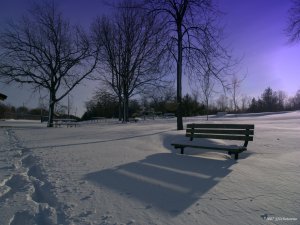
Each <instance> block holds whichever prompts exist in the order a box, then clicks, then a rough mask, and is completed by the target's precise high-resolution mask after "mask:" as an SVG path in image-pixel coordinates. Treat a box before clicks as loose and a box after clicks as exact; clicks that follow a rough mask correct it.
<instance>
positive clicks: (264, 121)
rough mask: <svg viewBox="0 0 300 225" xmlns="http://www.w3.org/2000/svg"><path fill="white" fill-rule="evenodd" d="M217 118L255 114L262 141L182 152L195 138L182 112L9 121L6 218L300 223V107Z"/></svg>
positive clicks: (48, 224)
mask: <svg viewBox="0 0 300 225" xmlns="http://www.w3.org/2000/svg"><path fill="white" fill-rule="evenodd" d="M190 122H195V123H196V122H198V123H202V122H206V121H205V117H194V118H186V119H185V123H190ZM209 122H213V123H247V124H255V131H254V133H255V135H254V141H253V142H250V143H249V145H248V151H246V152H243V153H242V154H240V156H239V157H240V159H239V160H238V161H235V160H234V159H231V158H229V156H228V155H226V154H225V152H214V151H205V150H199V149H188V148H187V149H186V150H185V153H186V154H185V155H180V154H178V153H179V151H178V150H175V149H173V148H172V146H171V143H172V142H175V141H176V143H178V142H180V141H186V138H185V137H184V133H185V131H176V129H175V128H176V124H175V119H168V120H154V121H151V120H148V121H139V122H138V123H130V124H117V123H115V124H105V123H94V124H82V125H81V126H79V127H76V128H74V127H72V128H67V127H62V128H46V127H45V124H42V125H41V124H39V123H36V122H31V123H30V122H28V121H21V122H20V121H0V133H1V135H0V143H1V146H0V224H1V225H27V224H28V225H29V224H30V225H31V224H37V225H44V224H45V225H52V224H69V225H71V224H73V225H75V224H76V225H85V224H93V225H100V224H101V225H104V224H106V225H112V224H118V225H121V224H127V225H129V224H145V225H148V224H159V225H165V224H179V225H187V224H204V225H206V224H207V225H211V224H300V175H299V170H300V150H299V144H300V142H299V131H300V112H299V111H296V112H283V113H276V114H274V113H263V114H246V115H239V116H237V115H230V114H227V115H225V116H223V117H216V116H212V117H210V121H209ZM202 141H204V142H207V143H209V144H211V145H213V144H220V143H221V144H226V143H227V142H224V141H222V140H218V141H216V140H202ZM228 144H230V143H229V142H228Z"/></svg>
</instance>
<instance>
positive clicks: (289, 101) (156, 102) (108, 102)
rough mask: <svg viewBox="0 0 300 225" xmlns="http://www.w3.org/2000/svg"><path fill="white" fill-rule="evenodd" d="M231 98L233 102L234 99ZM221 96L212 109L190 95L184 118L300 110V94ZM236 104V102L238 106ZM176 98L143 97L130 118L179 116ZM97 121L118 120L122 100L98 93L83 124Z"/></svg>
mask: <svg viewBox="0 0 300 225" xmlns="http://www.w3.org/2000/svg"><path fill="white" fill-rule="evenodd" d="M230 97H231V98H230ZM230 97H228V96H226V95H224V94H221V95H219V97H218V98H216V99H215V100H214V101H212V103H211V104H210V105H208V107H207V105H206V101H205V99H203V100H199V99H198V98H197V95H195V94H186V95H184V96H183V98H182V105H183V111H182V115H183V116H184V117H189V116H198V115H206V114H207V112H208V114H216V113H217V112H220V111H221V112H227V113H247V112H248V113H257V112H278V111H292V110H300V90H298V91H297V93H296V94H295V96H293V97H288V96H287V94H286V93H285V92H284V91H273V90H272V89H271V88H270V87H268V88H266V89H265V90H264V92H263V93H262V94H261V96H260V97H257V98H251V97H249V96H245V95H244V96H242V97H241V98H239V99H238V100H237V99H233V98H232V96H230ZM234 100H235V102H234ZM176 104H177V102H176V94H175V93H174V91H172V90H171V89H167V90H165V91H162V92H155V93H153V94H152V95H147V96H143V97H142V98H141V99H139V100H137V99H132V100H130V101H129V115H128V116H129V117H143V116H149V115H156V116H159V115H161V116H163V115H164V114H166V113H172V114H174V115H176V116H177V107H176ZM93 117H94V118H95V117H105V118H118V99H117V97H116V96H115V95H112V94H110V93H109V92H107V91H99V92H96V93H95V95H94V97H93V98H92V99H91V100H90V101H88V102H86V112H85V113H84V115H83V116H82V120H88V119H92V118H93Z"/></svg>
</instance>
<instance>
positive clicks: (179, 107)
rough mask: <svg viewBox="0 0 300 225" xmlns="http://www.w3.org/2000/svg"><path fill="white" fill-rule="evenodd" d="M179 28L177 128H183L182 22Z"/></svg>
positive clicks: (178, 25)
mask: <svg viewBox="0 0 300 225" xmlns="http://www.w3.org/2000/svg"><path fill="white" fill-rule="evenodd" d="M177 29H178V42H177V47H178V56H177V130H183V121H182V28H181V23H180V22H179V23H178V24H177Z"/></svg>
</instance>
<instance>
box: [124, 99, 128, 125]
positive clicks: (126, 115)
mask: <svg viewBox="0 0 300 225" xmlns="http://www.w3.org/2000/svg"><path fill="white" fill-rule="evenodd" d="M128 121H129V120H128V97H127V96H124V99H123V122H124V123H126V122H128Z"/></svg>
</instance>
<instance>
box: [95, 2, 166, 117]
mask: <svg viewBox="0 0 300 225" xmlns="http://www.w3.org/2000/svg"><path fill="white" fill-rule="evenodd" d="M93 31H94V36H95V38H96V40H97V41H98V42H99V43H100V44H101V45H102V46H103V49H102V51H101V56H102V58H103V59H104V60H103V61H102V65H101V67H102V68H101V69H100V70H102V71H103V74H105V75H104V79H103V80H104V81H105V82H106V84H107V85H108V86H110V88H112V89H113V90H114V92H115V93H116V95H117V96H119V98H120V99H121V100H122V101H123V104H124V107H123V108H124V113H123V115H124V117H123V120H124V121H127V119H128V118H127V113H126V110H127V109H126V107H128V105H127V106H126V104H128V99H129V98H130V97H131V96H133V95H135V94H138V93H140V92H141V91H142V90H143V89H144V87H145V86H146V85H154V86H155V85H157V83H159V82H162V81H163V78H164V73H162V64H163V59H164V54H165V46H164V45H162V40H164V38H163V35H164V32H163V29H162V27H161V26H159V25H157V21H156V19H155V17H153V15H151V14H146V12H145V10H144V9H142V8H140V7H135V3H134V2H129V1H127V2H126V1H125V2H122V3H121V4H120V5H119V7H118V9H117V13H116V16H115V17H114V18H113V19H109V18H107V17H103V18H98V19H97V21H96V22H95V23H94V25H93Z"/></svg>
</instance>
